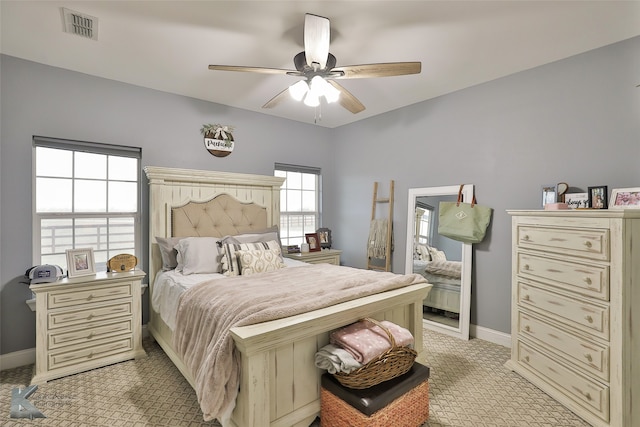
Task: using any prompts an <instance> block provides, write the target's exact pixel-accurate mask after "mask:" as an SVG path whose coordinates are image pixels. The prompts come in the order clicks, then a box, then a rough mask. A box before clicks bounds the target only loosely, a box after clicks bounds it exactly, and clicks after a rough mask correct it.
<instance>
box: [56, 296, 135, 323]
mask: <svg viewBox="0 0 640 427" xmlns="http://www.w3.org/2000/svg"><path fill="white" fill-rule="evenodd" d="M132 312H133V309H132V306H131V301H126V302H120V303H118V304H111V305H105V306H102V307H95V308H90V309H86V310H69V311H63V312H57V313H55V312H54V313H48V314H49V316H48V317H49V318H48V326H49V329H56V328H62V327H65V326H73V325H80V324H85V323H88V322H98V321H102V320H108V319H113V318H117V317H122V316H130V315H131V313H132Z"/></svg>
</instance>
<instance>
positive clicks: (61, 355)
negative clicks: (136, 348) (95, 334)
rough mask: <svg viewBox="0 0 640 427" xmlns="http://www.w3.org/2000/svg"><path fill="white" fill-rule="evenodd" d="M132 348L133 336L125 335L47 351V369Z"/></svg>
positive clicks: (90, 359)
mask: <svg viewBox="0 0 640 427" xmlns="http://www.w3.org/2000/svg"><path fill="white" fill-rule="evenodd" d="M132 349H133V338H132V337H131V336H127V337H124V338H121V339H119V340H116V341H111V342H107V343H104V344H97V345H93V346H91V347H86V348H80V349H76V350H73V351H66V352H50V353H49V369H57V368H63V367H65V366H69V365H75V364H81V363H83V362H91V361H94V360H99V359H101V358H103V357H107V356H111V355H114V354H118V353H122V352H125V351H130V350H132Z"/></svg>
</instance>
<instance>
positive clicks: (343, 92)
mask: <svg viewBox="0 0 640 427" xmlns="http://www.w3.org/2000/svg"><path fill="white" fill-rule="evenodd" d="M327 81H328V82H329V84H330V85H331V86H333V87H335V88H336V89H338V90H339V91H340V98H339V99H338V102H339V103H340V105H342V106H343V107H344V108H346V109H347V110H349V111H351V112H352V113H353V114H357V113H359V112H361V111H364V110H365V106H364V104H363V103H362V102H360V101H358V98H356V97H355V96H353V95H352V94H351V92H349V91H348V90H347V89H345V88H344V86H342V85H341V84H339V83H336V82H334V81H333V80H327Z"/></svg>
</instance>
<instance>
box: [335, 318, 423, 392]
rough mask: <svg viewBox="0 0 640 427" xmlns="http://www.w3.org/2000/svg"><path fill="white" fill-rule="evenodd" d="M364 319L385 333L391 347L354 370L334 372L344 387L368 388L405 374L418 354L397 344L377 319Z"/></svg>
mask: <svg viewBox="0 0 640 427" xmlns="http://www.w3.org/2000/svg"><path fill="white" fill-rule="evenodd" d="M364 320H367V321H369V322H371V323H373V324H375V325H376V326H378V327H380V329H382V330H383V331H385V332H386V333H387V336H388V337H389V342H390V343H391V348H390V349H389V350H387V351H385V352H384V353H382V354H380V355H379V356H378V357H376V358H374V359H372V360H371V361H369V362H368V363H366V364H365V365H362V366H361V367H360V368H358V369H356V370H354V371H351V372H349V373H346V372H337V373H335V374H334V377H335V378H336V379H337V380H338V382H340V384H342V385H343V386H345V387H349V388H355V389H363V388H369V387H372V386H374V385H376V384H380V383H382V382H385V381H388V380H390V379H392V378H395V377H397V376H400V375H402V374H405V373H407V372H408V371H409V369H411V366H412V365H413V362H414V361H415V360H416V356H417V355H418V353H417V352H416V351H415V350H413V349H412V348H409V347H399V346H397V345H396V340H395V339H394V338H393V334H392V333H391V332H390V331H389V329H387V328H386V327H385V326H384V325H382V324H381V323H380V322H378V321H377V320H375V319H371V318H368V317H367V318H365V319H364Z"/></svg>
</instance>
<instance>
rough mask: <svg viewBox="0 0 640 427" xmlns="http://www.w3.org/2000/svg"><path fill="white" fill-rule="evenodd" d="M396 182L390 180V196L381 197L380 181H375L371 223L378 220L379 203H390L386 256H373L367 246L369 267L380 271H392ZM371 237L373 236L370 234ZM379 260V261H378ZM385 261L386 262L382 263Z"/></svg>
mask: <svg viewBox="0 0 640 427" xmlns="http://www.w3.org/2000/svg"><path fill="white" fill-rule="evenodd" d="M394 184H395V182H394V181H393V180H391V181H390V182H389V197H387V198H381V197H379V195H378V183H377V182H374V183H373V203H372V206H371V224H372V223H373V221H374V220H376V207H377V205H378V203H387V204H388V205H389V211H388V215H387V230H386V232H387V236H386V242H387V244H386V246H385V256H384V258H377V257H371V256H369V253H368V249H369V248H368V247H367V269H368V270H379V271H391V252H392V249H393V188H394ZM371 224H370V226H371ZM369 238H371V236H369ZM371 244H372V242H371V241H369V242H367V245H371ZM376 261H377V262H376ZM382 261H384V264H383V263H382Z"/></svg>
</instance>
